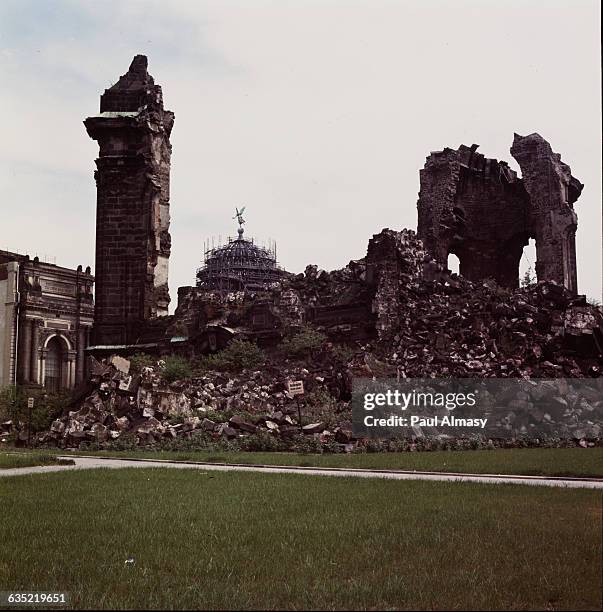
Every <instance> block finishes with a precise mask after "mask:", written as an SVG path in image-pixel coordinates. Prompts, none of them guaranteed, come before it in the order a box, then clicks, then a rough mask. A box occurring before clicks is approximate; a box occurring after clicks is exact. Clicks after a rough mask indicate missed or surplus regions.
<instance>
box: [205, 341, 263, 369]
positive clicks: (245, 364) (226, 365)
mask: <svg viewBox="0 0 603 612" xmlns="http://www.w3.org/2000/svg"><path fill="white" fill-rule="evenodd" d="M265 359H266V357H265V355H264V351H262V349H261V348H260V347H259V346H257V345H256V344H254V343H253V342H248V341H247V340H240V339H235V340H232V341H231V342H230V343H229V344H228V346H227V347H226V348H225V349H223V350H221V351H220V352H218V353H216V354H214V355H204V356H203V357H201V359H200V360H199V369H200V370H202V371H203V370H231V371H238V370H242V369H245V368H255V367H257V366H258V365H260V364H261V363H263V362H264V361H265Z"/></svg>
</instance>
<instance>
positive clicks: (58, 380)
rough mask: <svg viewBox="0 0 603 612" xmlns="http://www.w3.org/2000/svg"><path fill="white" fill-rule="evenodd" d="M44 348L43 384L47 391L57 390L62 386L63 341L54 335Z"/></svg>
mask: <svg viewBox="0 0 603 612" xmlns="http://www.w3.org/2000/svg"><path fill="white" fill-rule="evenodd" d="M46 349H47V353H46V368H45V376H44V386H45V387H46V388H47V389H48V390H49V391H59V390H60V389H61V388H62V386H63V384H62V379H63V361H64V350H63V343H62V342H61V341H60V340H59V338H57V337H56V336H55V337H54V338H51V339H50V340H49V341H48V345H47V346H46Z"/></svg>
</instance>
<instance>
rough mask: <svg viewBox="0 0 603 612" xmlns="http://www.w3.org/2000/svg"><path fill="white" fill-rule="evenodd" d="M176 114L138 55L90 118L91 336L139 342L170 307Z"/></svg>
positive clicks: (97, 340)
mask: <svg viewBox="0 0 603 612" xmlns="http://www.w3.org/2000/svg"><path fill="white" fill-rule="evenodd" d="M173 123H174V114H173V113H172V112H170V111H168V110H165V109H164V108H163V97H162V92H161V87H160V86H159V85H155V83H154V81H153V77H152V76H150V75H149V73H148V72H147V58H146V57H145V56H143V55H137V56H136V57H134V59H133V61H132V64H131V65H130V68H129V70H128V72H127V73H126V74H125V75H123V76H122V77H121V78H120V79H119V81H118V82H117V83H116V84H115V85H113V86H112V87H110V88H109V89H107V90H105V92H104V94H103V95H102V96H101V99H100V113H99V114H97V115H94V116H91V117H88V118H87V119H86V120H85V122H84V124H85V126H86V130H87V132H88V135H89V136H90V137H91V138H93V139H94V140H96V141H97V142H98V144H99V148H100V152H99V157H98V159H97V160H96V167H97V170H96V172H95V179H96V186H97V208H96V264H95V265H96V301H95V312H94V331H93V343H94V344H95V345H97V346H111V345H113V346H115V345H126V344H135V343H137V342H138V341H139V340H140V338H141V336H142V335H143V334H144V330H145V325H146V322H147V321H149V320H152V319H155V318H157V317H161V316H164V315H167V314H168V305H169V302H170V297H169V292H168V260H169V256H170V247H171V239H170V234H169V231H168V230H169V225H170V213H169V198H170V156H171V145H170V133H171V131H172V126H173Z"/></svg>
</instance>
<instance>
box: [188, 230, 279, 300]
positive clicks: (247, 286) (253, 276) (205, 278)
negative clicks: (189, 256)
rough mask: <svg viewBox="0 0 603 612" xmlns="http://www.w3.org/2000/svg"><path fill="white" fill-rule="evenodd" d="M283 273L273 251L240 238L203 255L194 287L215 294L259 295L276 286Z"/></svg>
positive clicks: (209, 250)
mask: <svg viewBox="0 0 603 612" xmlns="http://www.w3.org/2000/svg"><path fill="white" fill-rule="evenodd" d="M283 272H284V271H283V269H282V268H280V267H279V266H278V264H277V262H276V252H275V248H274V247H273V248H265V247H261V246H258V245H256V244H254V243H253V240H246V239H245V238H243V231H242V228H239V237H238V238H237V239H236V240H231V239H229V240H228V243H227V244H224V245H220V246H217V247H215V248H212V249H207V250H206V251H205V259H204V264H203V266H202V267H201V268H199V270H198V271H197V286H198V287H203V288H206V289H213V290H218V291H244V290H249V291H261V290H263V289H268V288H269V286H270V285H271V284H272V283H275V282H278V281H279V280H280V279H281V277H282V275H283Z"/></svg>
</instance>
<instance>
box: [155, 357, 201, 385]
mask: <svg viewBox="0 0 603 612" xmlns="http://www.w3.org/2000/svg"><path fill="white" fill-rule="evenodd" d="M161 375H162V376H163V378H164V379H165V381H166V382H168V383H171V382H174V381H176V380H183V379H184V378H190V377H191V376H192V375H193V368H192V366H191V364H190V361H188V359H185V358H184V357H179V356H178V355H170V356H169V357H166V358H165V365H164V366H163V368H162V370H161Z"/></svg>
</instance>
